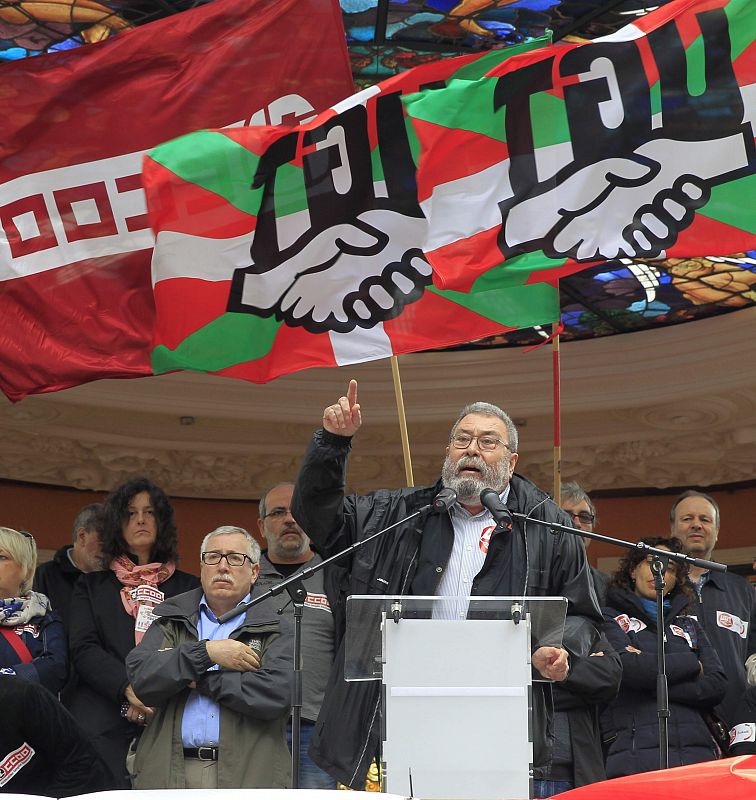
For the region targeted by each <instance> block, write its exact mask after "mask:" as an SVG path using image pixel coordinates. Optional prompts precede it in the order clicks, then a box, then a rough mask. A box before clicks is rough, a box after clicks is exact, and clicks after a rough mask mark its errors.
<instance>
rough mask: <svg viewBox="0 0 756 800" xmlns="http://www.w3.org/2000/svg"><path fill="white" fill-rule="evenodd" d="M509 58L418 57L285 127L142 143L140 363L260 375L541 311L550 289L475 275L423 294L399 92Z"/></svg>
mask: <svg viewBox="0 0 756 800" xmlns="http://www.w3.org/2000/svg"><path fill="white" fill-rule="evenodd" d="M541 44H542V42H536V43H535V44H533V45H530V47H533V46H540V45H541ZM509 54H510V51H507V52H506V53H505V54H502V52H501V51H498V52H495V53H489V54H486V55H484V56H480V55H476V56H466V57H463V58H461V59H453V60H450V61H445V62H435V63H432V64H427V65H424V66H422V67H419V68H417V69H414V70H411V71H409V72H406V73H404V74H402V75H400V76H397V77H395V78H392V79H390V80H388V81H386V82H384V83H382V84H380V86H377V87H372V88H370V89H367V90H365V91H364V92H361V93H360V94H358V95H356V96H354V97H352V98H349V99H348V100H346V101H344V102H343V103H339V104H338V105H337V106H335V107H334V108H332V109H330V110H329V111H326V112H324V113H323V114H321V115H320V116H318V117H317V118H316V119H315V120H313V121H312V122H309V123H307V124H305V125H303V126H301V127H300V128H299V129H296V130H292V129H289V128H281V127H279V128H274V127H267V128H247V129H231V130H223V131H203V132H199V133H195V134H190V135H188V136H186V137H183V138H180V139H178V140H176V141H173V142H168V143H167V144H165V145H162V146H160V147H158V148H157V149H155V150H153V151H152V152H151V153H150V154H149V157H148V158H146V159H145V166H144V175H143V177H144V185H145V189H146V191H147V201H148V207H149V213H150V221H151V224H152V226H153V228H154V230H155V233H156V244H155V252H154V257H153V277H154V281H155V287H154V288H155V303H156V309H157V324H156V334H155V346H154V349H153V354H152V364H153V369H154V371H155V372H156V373H158V372H166V371H169V370H175V369H195V370H204V371H208V372H215V373H218V374H221V375H226V376H229V377H236V378H244V379H247V380H252V381H258V382H264V381H267V380H271V379H272V378H275V377H277V376H278V375H281V374H283V373H287V372H293V371H295V370H298V369H303V368H305V367H313V366H333V365H337V364H350V363H356V362H361V361H367V360H371V359H376V358H381V357H385V356H387V355H391V354H398V353H407V352H413V351H416V350H421V349H427V348H429V347H439V346H443V345H454V344H458V343H461V342H469V341H471V340H473V339H476V338H481V337H483V336H488V335H492V334H495V333H499V332H501V331H506V330H511V329H513V328H517V327H524V326H532V325H535V324H539V323H545V322H550V321H553V320H555V319H557V318H558V315H559V304H558V296H557V289H556V287H555V286H554V285H552V284H549V283H545V282H534V283H532V284H528V283H527V276H526V275H523V274H522V273H520V274H519V275H517V276H515V277H514V278H512V279H508V275H507V274H506V273H504V272H501V271H498V272H497V271H495V270H490V271H489V272H488V273H486V274H484V275H481V276H480V277H479V278H478V280H477V281H475V283H474V285H472V286H469V287H466V288H465V290H464V291H450V290H442V289H438V288H436V287H435V286H434V285H433V275H432V271H431V268H430V265H429V264H428V262H427V260H426V258H425V256H424V255H423V251H422V246H423V242H424V240H425V237H426V234H427V225H428V223H427V220H426V218H425V216H424V215H423V212H422V210H421V208H420V205H419V203H418V197H417V188H416V184H415V162H414V152H415V150H416V145H417V142H416V140H415V138H414V137H413V136H412V132H411V130H410V129H408V128H407V125H406V122H407V120H406V118H405V114H404V110H403V107H402V103H401V97H402V96H403V95H405V94H408V93H414V92H416V91H418V90H420V89H423V88H424V87H437V86H443V85H445V84H444V82H445V81H446V80H448V79H450V78H457V79H460V80H463V79H464V80H472V79H477V78H479V77H480V76H481V75H484V74H485V72H486V71H487V70H488V69H490V67H491V65H493V64H497V63H498V62H500V61H501V60H502V58H506V57H508V56H509ZM552 277H553V276H552ZM505 284H507V286H506V291H504V290H503V288H502V287H503V286H504V285H505Z"/></svg>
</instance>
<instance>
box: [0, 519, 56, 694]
mask: <svg viewBox="0 0 756 800" xmlns="http://www.w3.org/2000/svg"><path fill="white" fill-rule="evenodd" d="M36 566H37V544H36V542H35V541H34V537H33V536H32V535H31V534H30V533H27V532H26V531H17V530H14V529H13V528H3V527H0V671H1V672H3V673H5V674H10V675H18V676H19V677H21V678H25V679H26V680H28V681H33V682H34V683H41V684H42V685H43V686H44V687H45V688H47V689H49V690H50V691H51V692H52V693H53V694H57V693H58V692H59V691H60V690H61V689H62V688H63V685H64V684H65V682H66V675H67V673H68V649H67V647H66V635H65V632H64V629H63V622H62V621H61V619H60V617H59V616H58V614H57V612H54V611H51V609H50V601H49V600H48V599H47V597H46V596H45V595H43V594H40V593H39V592H33V591H32V589H31V585H32V579H33V577H34V570H35V568H36Z"/></svg>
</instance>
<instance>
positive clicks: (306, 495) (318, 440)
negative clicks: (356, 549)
mask: <svg viewBox="0 0 756 800" xmlns="http://www.w3.org/2000/svg"><path fill="white" fill-rule="evenodd" d="M361 424H362V414H361V411H360V405H359V403H358V402H357V381H354V380H352V381H350V382H349V388H348V389H347V393H346V395H344V396H342V397H340V398H339V399H338V400H337V401H336V403H334V404H333V405H330V406H327V407H326V408H325V409H324V410H323V427H322V428H321V429H320V430H317V431H315V433H314V435H313V437H312V440H311V441H310V444H309V446H308V448H307V452H306V453H305V456H304V459H303V461H302V466H301V468H300V470H299V475H298V477H297V482H296V484H295V486H294V495H293V497H292V502H291V506H292V513H293V515H294V518H295V519H296V520H297V522H298V523H299V524H300V525H301V526H302V528H303V529H304V530H305V531H307V535H308V536H309V537H310V538H311V539H312V540H313V542H314V543H315V545H316V546H317V547H318V549H319V550H320V551H321V552H322V553H324V554H325V555H331V554H332V553H334V552H336V551H337V550H339V549H341V548H343V547H346V546H348V545H349V544H351V543H352V541H353V526H352V525H350V519H351V518H350V514H351V512H350V511H348V510H347V511H345V505H344V484H345V480H346V465H347V457H348V455H349V451H350V449H351V447H352V436H353V434H354V433H356V432H357V430H358V429H359V427H360V425H361Z"/></svg>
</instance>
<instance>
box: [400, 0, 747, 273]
mask: <svg viewBox="0 0 756 800" xmlns="http://www.w3.org/2000/svg"><path fill="white" fill-rule="evenodd" d="M755 32H756V3H755V2H753V0H730V1H729V2H727V0H680V1H679V2H673V3H669V4H668V5H665V6H663V7H662V8H661V9H659V10H658V11H655V12H654V13H652V14H649V15H647V16H645V17H643V18H642V19H640V20H638V21H637V22H635V23H634V24H631V25H628V26H627V27H625V28H623V29H622V30H620V31H619V32H617V33H616V34H613V35H611V36H608V37H605V38H603V39H597V40H595V41H593V42H590V43H588V44H584V45H571V46H556V47H551V48H548V49H545V50H539V51H536V52H532V53H527V54H524V55H520V56H518V57H516V58H513V59H510V60H508V61H504V62H503V63H501V64H500V65H498V66H497V67H495V68H494V69H492V70H490V71H489V72H488V74H487V75H486V76H485V77H483V78H481V79H480V80H478V81H476V82H470V81H457V82H454V83H451V84H450V85H449V86H448V87H447V88H443V89H439V90H437V91H425V92H420V93H419V94H416V95H414V96H413V97H410V98H407V100H406V106H407V110H408V114H409V116H410V118H411V120H412V130H413V131H414V133H415V134H416V136H417V138H418V140H419V144H420V158H419V165H418V178H417V179H418V187H419V189H418V194H419V200H420V206H421V208H422V210H423V212H424V214H425V216H426V218H427V220H428V233H427V238H426V241H425V245H424V252H425V254H426V256H427V258H428V259H429V261H430V263H431V264H432V265H433V269H434V270H435V271H436V273H437V275H438V276H439V280H440V282H441V284H442V285H444V286H450V287H464V286H466V285H469V283H470V282H471V281H473V280H475V278H476V277H477V276H478V275H479V274H481V273H484V272H485V271H486V270H489V269H490V268H491V267H493V266H495V265H497V264H499V263H500V262H501V260H502V258H503V259H506V261H505V267H504V268H505V269H508V270H513V271H517V270H519V269H523V268H524V269H525V270H526V271H528V272H529V271H530V270H531V269H533V268H534V267H536V266H543V265H545V264H548V263H561V262H562V261H563V260H564V259H566V258H571V259H575V260H577V261H579V262H587V261H592V260H604V259H612V258H617V257H625V258H634V257H639V258H664V257H691V256H702V255H704V254H711V255H727V254H730V253H735V252H741V251H744V250H749V249H752V248H754V247H756V200H755V199H754V198H756V177H755V176H754V172H755V171H756V148H754V124H755V122H756V44H754V33H755Z"/></svg>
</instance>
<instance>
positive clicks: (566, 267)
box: [525, 258, 604, 286]
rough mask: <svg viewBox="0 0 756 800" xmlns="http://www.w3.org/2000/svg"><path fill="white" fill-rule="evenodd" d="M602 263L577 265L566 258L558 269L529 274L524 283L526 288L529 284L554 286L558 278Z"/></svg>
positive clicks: (593, 262) (587, 262) (535, 271)
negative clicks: (549, 284)
mask: <svg viewBox="0 0 756 800" xmlns="http://www.w3.org/2000/svg"><path fill="white" fill-rule="evenodd" d="M602 263H604V262H603V261H586V262H583V263H580V264H579V263H578V262H577V261H573V260H572V259H571V258H568V259H567V260H566V261H565V262H564V263H563V264H560V265H559V266H558V267H551V268H550V269H538V270H534V271H533V272H531V273H530V276H529V277H528V279H527V280H526V281H525V285H526V286H527V285H528V284H529V283H551V284H552V285H553V284H556V283H558V282H559V279H560V278H566V277H567V276H568V275H574V274H575V273H576V272H582V271H583V270H584V269H588V268H589V267H595V266H596V264H602Z"/></svg>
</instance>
